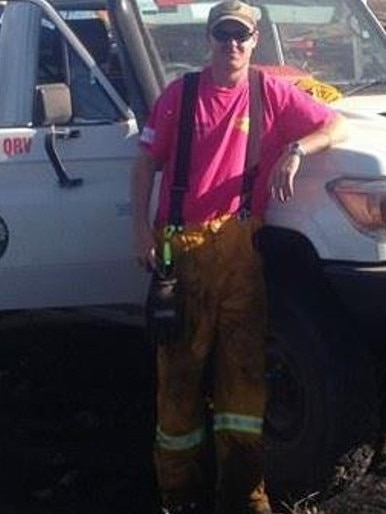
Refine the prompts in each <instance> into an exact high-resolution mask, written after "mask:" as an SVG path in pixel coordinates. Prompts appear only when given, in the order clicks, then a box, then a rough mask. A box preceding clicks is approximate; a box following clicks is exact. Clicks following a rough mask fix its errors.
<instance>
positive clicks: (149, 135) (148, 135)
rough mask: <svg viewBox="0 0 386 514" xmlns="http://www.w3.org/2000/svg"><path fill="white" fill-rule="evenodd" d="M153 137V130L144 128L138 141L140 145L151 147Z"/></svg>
mask: <svg viewBox="0 0 386 514" xmlns="http://www.w3.org/2000/svg"><path fill="white" fill-rule="evenodd" d="M154 135H155V131H154V129H151V128H149V127H144V129H143V130H142V134H141V137H140V140H141V142H142V143H145V144H148V145H151V144H152V142H153V141H154Z"/></svg>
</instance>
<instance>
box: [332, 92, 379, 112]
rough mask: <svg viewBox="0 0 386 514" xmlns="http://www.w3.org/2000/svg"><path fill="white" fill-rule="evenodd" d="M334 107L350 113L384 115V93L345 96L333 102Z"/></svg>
mask: <svg viewBox="0 0 386 514" xmlns="http://www.w3.org/2000/svg"><path fill="white" fill-rule="evenodd" d="M333 105H334V107H337V108H338V109H341V110H342V111H347V112H351V113H358V114H382V115H384V116H386V94H381V95H374V94H373V95H360V96H359V95H355V96H346V97H343V98H341V99H339V100H336V101H335V102H334V104H333Z"/></svg>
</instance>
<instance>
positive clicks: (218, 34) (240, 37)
mask: <svg viewBox="0 0 386 514" xmlns="http://www.w3.org/2000/svg"><path fill="white" fill-rule="evenodd" d="M253 34H254V32H249V31H248V30H235V31H232V32H230V31H228V30H222V29H220V28H216V27H215V28H214V29H213V30H212V36H213V37H214V39H215V40H216V41H218V42H219V43H229V42H230V41H232V40H234V41H236V42H237V43H245V42H246V41H248V39H250V38H251V37H252V36H253Z"/></svg>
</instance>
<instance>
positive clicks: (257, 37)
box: [253, 29, 260, 48]
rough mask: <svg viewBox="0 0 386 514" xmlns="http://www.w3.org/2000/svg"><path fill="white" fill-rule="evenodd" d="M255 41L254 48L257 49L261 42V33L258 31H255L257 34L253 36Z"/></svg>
mask: <svg viewBox="0 0 386 514" xmlns="http://www.w3.org/2000/svg"><path fill="white" fill-rule="evenodd" d="M253 39H254V41H253V48H256V46H257V44H258V42H259V39H260V32H259V31H258V30H257V29H256V30H255V33H254V35H253Z"/></svg>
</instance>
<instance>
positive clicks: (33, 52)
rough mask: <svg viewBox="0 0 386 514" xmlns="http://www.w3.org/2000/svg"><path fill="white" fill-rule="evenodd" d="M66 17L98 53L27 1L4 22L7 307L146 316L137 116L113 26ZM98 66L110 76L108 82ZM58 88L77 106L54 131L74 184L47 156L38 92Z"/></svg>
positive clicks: (1, 215)
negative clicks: (139, 255) (138, 233)
mask: <svg viewBox="0 0 386 514" xmlns="http://www.w3.org/2000/svg"><path fill="white" fill-rule="evenodd" d="M61 14H62V16H63V17H64V18H67V19H68V26H70V27H71V28H72V29H73V31H74V32H75V33H77V34H78V36H79V38H80V39H81V40H82V41H83V44H84V46H85V47H86V48H87V49H88V50H89V52H90V53H91V54H92V55H93V58H90V56H88V55H87V52H86V53H85V51H84V48H82V47H81V46H80V47H79V45H78V43H77V42H76V41H75V39H74V37H73V35H72V34H71V33H69V31H68V29H66V28H64V29H63V26H62V25H63V23H62V25H61V24H60V20H57V18H56V17H55V16H51V13H50V11H47V12H44V11H43V9H42V8H40V7H39V6H37V5H33V4H30V3H29V2H18V3H14V4H13V5H7V7H6V10H5V13H4V16H3V21H2V28H1V31H2V42H1V47H0V74H1V76H2V80H1V82H2V84H1V85H0V97H1V98H0V229H1V230H0V232H1V231H2V232H3V234H4V235H3V237H4V239H5V242H4V244H3V246H4V251H3V252H2V256H1V258H0V283H1V284H2V285H1V295H0V309H6V308H10V309H14V308H31V307H49V306H54V307H58V306H75V305H101V304H126V305H130V306H132V307H133V308H134V309H137V308H138V306H139V305H142V304H143V301H144V293H145V291H146V287H145V285H146V281H147V277H146V276H145V274H144V273H142V272H141V270H140V269H139V268H138V267H137V266H136V263H135V260H134V258H133V255H132V254H131V252H130V249H131V247H132V245H131V220H130V217H131V204H130V201H129V198H130V195H129V187H130V186H129V184H130V180H129V178H130V177H129V175H130V170H131V165H132V162H133V159H134V158H135V156H136V152H137V149H136V148H137V138H138V127H137V123H136V119H135V117H134V114H133V112H132V111H131V109H130V107H129V106H128V105H127V103H126V102H125V101H124V100H123V99H122V98H123V96H124V94H125V91H124V84H123V80H122V74H121V71H120V69H119V62H118V59H117V58H116V55H115V53H114V52H115V48H114V40H113V38H112V34H111V33H110V32H109V24H108V19H107V18H106V17H105V16H103V15H102V14H103V13H101V12H100V11H96V10H94V11H92V10H91V11H90V10H89V11H84V12H71V11H64V12H62V13H61ZM104 14H105V13H104ZM21 27H22V30H21ZM5 48H7V50H5ZM79 48H80V50H79ZM27 56H28V58H27ZM84 56H86V57H84ZM101 71H102V75H103V74H104V75H106V76H108V75H110V78H111V79H110V80H107V79H106V78H105V77H104V76H102V79H103V80H102V79H100V76H101ZM113 82H114V86H113V85H112V83H113ZM57 83H60V84H66V85H67V86H68V88H69V90H70V93H71V101H72V116H71V118H70V119H69V121H68V122H67V123H65V124H64V125H63V124H62V125H61V126H60V127H55V130H56V132H59V134H58V135H57V137H56V138H55V149H56V151H57V157H58V158H59V161H60V162H61V163H62V165H63V166H62V167H63V169H64V172H65V174H66V176H67V177H68V178H69V179H70V182H69V184H70V185H68V186H66V185H64V186H63V184H62V183H61V181H60V180H59V176H58V173H57V170H56V168H55V163H54V162H53V158H52V155H50V152H49V151H48V149H47V142H48V141H49V134H50V133H51V131H52V130H53V127H51V126H45V125H44V122H43V121H42V119H41V118H40V117H39V113H38V112H37V102H36V98H37V96H36V91H37V89H38V88H42V87H44V85H46V84H57ZM130 94H131V96H132V97H134V96H135V91H131V93H130ZM73 179H76V180H73Z"/></svg>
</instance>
